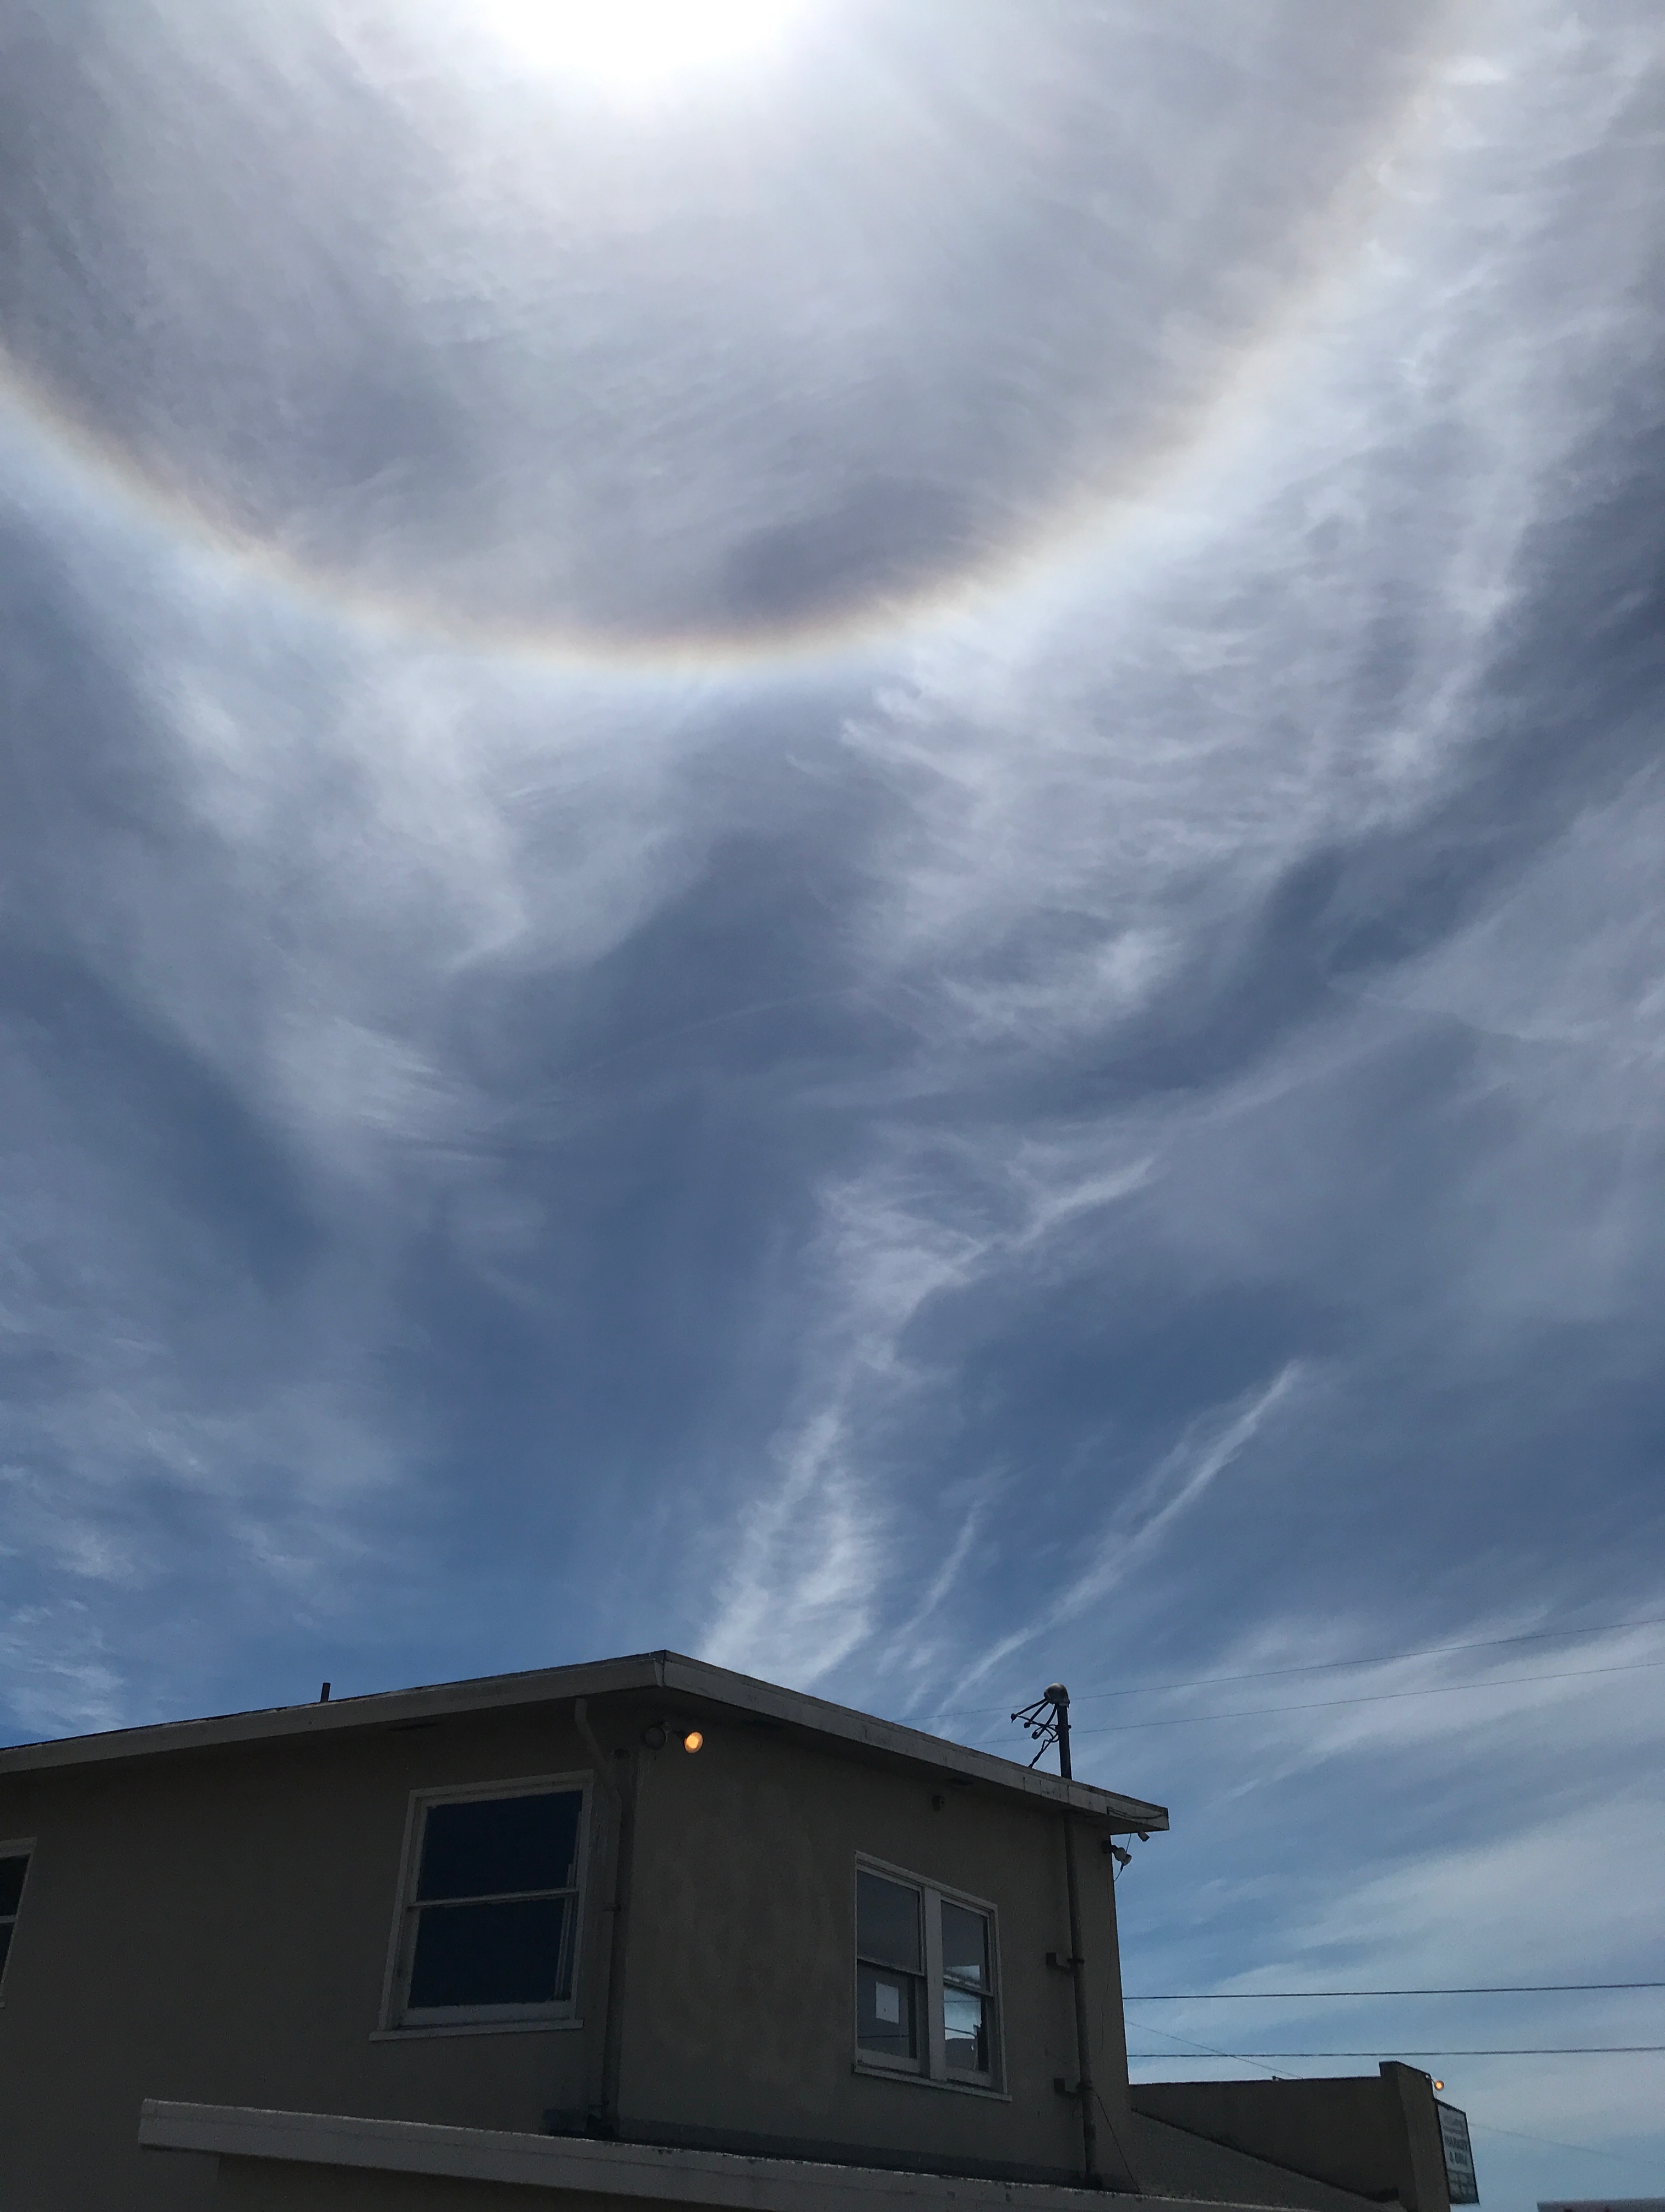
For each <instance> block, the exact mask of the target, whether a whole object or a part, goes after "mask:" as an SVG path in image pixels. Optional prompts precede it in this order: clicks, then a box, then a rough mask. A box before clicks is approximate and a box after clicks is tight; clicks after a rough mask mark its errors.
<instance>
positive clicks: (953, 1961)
mask: <svg viewBox="0 0 1665 2212" xmlns="http://www.w3.org/2000/svg"><path fill="white" fill-rule="evenodd" d="M942 1971H943V1973H944V1975H945V1977H946V1978H947V1979H948V1980H949V1981H951V1982H970V1983H971V1984H974V1986H975V1987H976V1988H977V1989H980V1990H986V1989H987V1987H988V1916H987V1914H986V1913H982V1912H973V1911H969V1908H968V1907H967V1906H965V1905H951V1904H950V1903H949V1902H948V1900H947V1899H946V1898H945V1899H943V1904H942Z"/></svg>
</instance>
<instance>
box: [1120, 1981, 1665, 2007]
mask: <svg viewBox="0 0 1665 2212" xmlns="http://www.w3.org/2000/svg"><path fill="white" fill-rule="evenodd" d="M1578 1990H1583V1991H1589V1990H1665V1981H1660V1982H1470V1983H1455V1984H1452V1985H1451V1986H1450V1987H1449V1988H1438V1989H1434V1988H1429V1989H1402V1990H1150V1991H1147V1992H1146V1993H1145V1994H1144V1995H1142V1996H1134V1995H1133V1993H1132V1992H1131V1991H1129V1992H1128V1993H1127V1995H1126V1996H1123V1998H1122V2002H1123V2003H1124V2004H1218V2003H1236V2002H1242V2001H1243V2000H1245V1999H1247V1998H1250V1997H1537V1996H1555V1995H1559V1994H1565V1993H1569V1992H1573V1991H1578Z"/></svg>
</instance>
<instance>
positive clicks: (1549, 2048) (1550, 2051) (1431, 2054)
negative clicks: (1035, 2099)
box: [1127, 2030, 1665, 2061]
mask: <svg viewBox="0 0 1665 2212" xmlns="http://www.w3.org/2000/svg"><path fill="white" fill-rule="evenodd" d="M1158 2033H1160V2030H1158ZM1196 2047H1197V2049H1198V2050H1203V2049H1205V2048H1206V2045H1202V2044H1199V2045H1197V2046H1196ZM1650 2051H1665V2043H1500V2044H1493V2045H1483V2046H1470V2045H1441V2046H1439V2047H1437V2048H1431V2049H1427V2050H1421V2051H1404V2050H1401V2051H1399V2052H1397V2053H1396V2054H1395V2055H1396V2056H1397V2057H1401V2058H1439V2059H1445V2058H1602V2057H1605V2058H1612V2057H1620V2056H1629V2057H1637V2056H1638V2055H1640V2054H1642V2053H1644V2052H1650ZM1171 2055H1172V2054H1171V2053H1170V2052H1169V2051H1129V2052H1128V2053H1127V2057H1128V2058H1129V2060H1130V2061H1131V2060H1133V2059H1135V2058H1139V2059H1145V2058H1166V2057H1171ZM1217 2056H1218V2057H1221V2058H1242V2059H1245V2060H1247V2059H1248V2058H1249V2053H1248V2052H1247V2051H1220V2052H1218V2054H1217ZM1259 2056H1260V2057H1262V2058H1376V2059H1379V2058H1380V2057H1381V2056H1382V2053H1381V2051H1261V2052H1260V2053H1259Z"/></svg>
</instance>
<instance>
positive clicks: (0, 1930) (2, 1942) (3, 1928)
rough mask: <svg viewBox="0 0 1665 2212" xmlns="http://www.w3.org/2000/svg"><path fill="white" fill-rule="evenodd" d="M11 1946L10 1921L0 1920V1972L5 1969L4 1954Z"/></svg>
mask: <svg viewBox="0 0 1665 2212" xmlns="http://www.w3.org/2000/svg"><path fill="white" fill-rule="evenodd" d="M10 1948H11V1923H10V1921H9V1920H0V1974H3V1973H4V1972H5V1971H6V1954H7V1952H8V1951H9V1950H10Z"/></svg>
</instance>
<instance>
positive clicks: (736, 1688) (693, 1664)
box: [0, 1651, 1168, 1835]
mask: <svg viewBox="0 0 1665 2212" xmlns="http://www.w3.org/2000/svg"><path fill="white" fill-rule="evenodd" d="M642 1693H650V1694H652V1693H658V1694H660V1695H664V1696H668V1697H671V1698H680V1699H687V1700H690V1701H692V1702H695V1703H697V1704H698V1705H702V1706H704V1707H715V1708H718V1709H720V1710H722V1711H728V1712H731V1713H739V1714H743V1715H744V1716H745V1717H747V1719H748V1720H749V1721H750V1722H751V1723H755V1724H762V1725H765V1726H774V1727H778V1728H782V1729H791V1730H792V1731H793V1732H794V1733H796V1734H799V1735H804V1736H807V1737H810V1738H813V1739H815V1740H817V1741H820V1742H821V1743H822V1744H823V1745H825V1746H827V1747H829V1748H830V1747H832V1746H833V1745H834V1744H836V1745H839V1746H842V1747H846V1748H847V1749H848V1750H849V1751H851V1752H854V1753H858V1754H865V1755H866V1756H867V1757H869V1758H872V1759H878V1760H879V1761H881V1762H883V1763H885V1764H901V1765H907V1766H909V1767H912V1768H914V1769H915V1770H920V1769H923V1770H925V1771H928V1772H932V1773H935V1774H939V1775H941V1776H942V1777H944V1778H945V1779H947V1780H950V1781H953V1782H957V1783H961V1784H965V1783H975V1784H983V1785H984V1786H986V1787H987V1788H989V1789H993V1790H999V1791H1000V1792H1001V1793H1002V1794H1004V1795H1006V1796H1019V1797H1025V1798H1030V1799H1032V1800H1035V1801H1037V1802H1043V1803H1050V1804H1054V1805H1060V1806H1062V1805H1069V1806H1072V1807H1073V1808H1074V1809H1075V1810H1076V1811H1078V1812H1080V1813H1085V1814H1089V1815H1091V1817H1092V1818H1094V1819H1095V1820H1100V1821H1102V1822H1103V1823H1104V1824H1105V1826H1107V1827H1108V1828H1109V1830H1110V1832H1113V1833H1115V1834H1118V1835H1133V1834H1138V1835H1148V1834H1150V1833H1151V1832H1153V1831H1155V1830H1158V1829H1163V1828H1165V1827H1166V1826H1168V1814H1167V1811H1166V1809H1165V1808H1164V1807H1163V1806H1160V1805H1152V1804H1147V1803H1145V1801H1144V1800H1143V1799H1141V1798H1138V1797H1126V1796H1121V1795H1119V1794H1118V1793H1117V1792H1116V1791H1115V1790H1100V1789H1098V1788H1097V1787H1096V1786H1095V1785H1094V1784H1091V1783H1087V1782H1065V1781H1063V1780H1062V1779H1061V1778H1060V1777H1059V1776H1057V1775H1055V1774H1042V1773H1040V1772H1038V1771H1036V1769H1035V1768H1033V1767H1028V1766H1020V1765H1018V1763H1017V1761H1016V1760H1015V1759H1000V1758H998V1757H996V1755H995V1754H994V1753H993V1752H987V1751H978V1750H975V1749H974V1748H973V1747H970V1746H969V1745H967V1744H957V1743H950V1742H949V1741H946V1739H945V1738H944V1737H941V1736H934V1735H927V1734H926V1733H925V1732H924V1731H923V1730H922V1729H912V1728H907V1727H904V1726H903V1725H902V1723H900V1722H897V1721H887V1720H881V1719H879V1718H878V1717H877V1716H876V1715H875V1714H872V1713H863V1712H858V1711H854V1709H853V1708H852V1707H850V1706H848V1705H833V1704H830V1703H829V1701H828V1700H827V1699H824V1698H811V1697H808V1696H806V1695H805V1693H804V1692H802V1691H799V1690H787V1689H782V1688H781V1686H779V1685H778V1684H776V1683H773V1682H762V1681H757V1680H755V1679H754V1678H753V1677H752V1676H750V1675H749V1674H731V1673H730V1672H729V1671H728V1669H727V1668H723V1667H712V1666H708V1665H707V1664H706V1662H704V1661H703V1660H701V1659H689V1658H685V1657H684V1656H683V1655H682V1654H681V1653H680V1652H676V1651H646V1652H640V1653H637V1654H636V1655H635V1656H632V1657H629V1658H624V1659H600V1660H595V1661H592V1662H587V1663H586V1664H585V1665H582V1666H578V1667H544V1668H535V1669H533V1670H532V1672H530V1673H526V1674H487V1675H482V1676H480V1677H478V1678H477V1679H476V1680H472V1681H465V1682H441V1683H438V1684H435V1685H434V1686H431V1687H428V1688H423V1689H414V1690H387V1691H381V1692H377V1693H375V1694H374V1695H372V1696H369V1697H362V1698H337V1699H332V1700H331V1701H330V1702H329V1703H328V1704H324V1705H276V1706H272V1707H269V1708H268V1709H266V1710H265V1711H257V1712H250V1713H228V1714H224V1715H222V1716H220V1717H216V1718H214V1719H209V1720H197V1721H166V1722H162V1723H158V1724H156V1725H155V1726H153V1727H149V1728H132V1729H109V1730H106V1731H105V1732H104V1733H102V1734H100V1735H81V1736H65V1737H60V1738H58V1739H57V1740H56V1741H51V1742H46V1743H30V1744H15V1745H12V1746H11V1747H9V1748H6V1749H3V1750H0V1778H3V1777H4V1776H7V1775H9V1774H25V1773H39V1772H43V1771H50V1770H52V1769H55V1768H60V1767H71V1766H91V1765H100V1764H102V1763H104V1762H106V1761H110V1760H116V1759H154V1758H157V1757H160V1756H163V1755H168V1754H173V1753H184V1752H191V1751H209V1750H216V1749H221V1748H225V1747H234V1746H243V1745H248V1746H253V1745H258V1744H264V1743H280V1742H281V1743H295V1742H299V1741H308V1740H311V1739H313V1738H316V1737H322V1736H334V1735H342V1734H348V1733H351V1732H353V1731H355V1730H360V1729H378V1728H388V1727H398V1726H400V1725H404V1724H408V1723H410V1722H413V1721H426V1720H442V1719H446V1718H448V1717H453V1716H464V1715H469V1714H479V1713H490V1712H504V1711H514V1710H515V1709H517V1708H520V1707H526V1706H538V1705H570V1704H571V1703H572V1702H573V1701H574V1699H578V1698H583V1699H586V1700H587V1701H588V1702H589V1703H590V1704H591V1705H595V1704H596V1703H597V1702H598V1701H599V1700H601V1699H606V1698H609V1697H614V1696H623V1695H628V1694H636V1695H640V1694H642Z"/></svg>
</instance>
